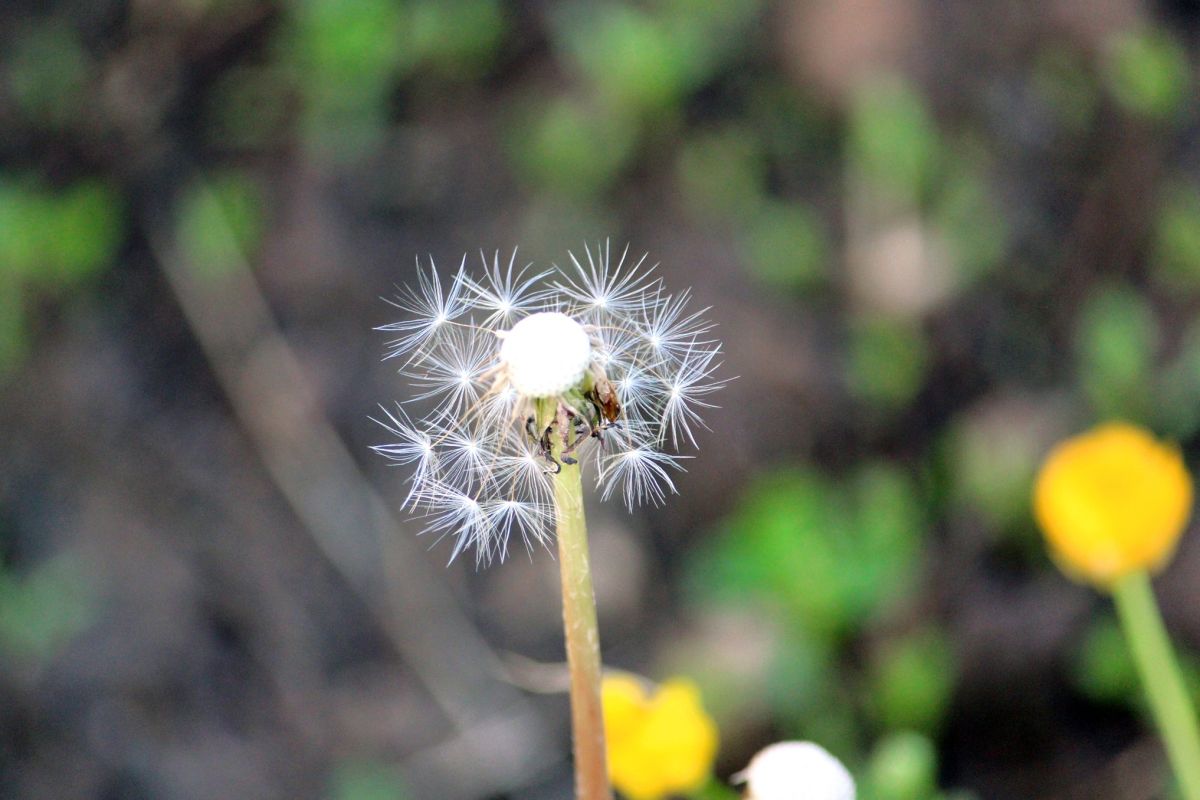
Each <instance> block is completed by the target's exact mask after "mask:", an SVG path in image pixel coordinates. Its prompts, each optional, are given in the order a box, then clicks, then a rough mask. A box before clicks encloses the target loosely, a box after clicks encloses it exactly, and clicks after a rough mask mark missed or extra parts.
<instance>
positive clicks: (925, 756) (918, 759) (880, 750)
mask: <svg viewBox="0 0 1200 800" xmlns="http://www.w3.org/2000/svg"><path fill="white" fill-rule="evenodd" d="M864 783H865V784H866V785H865V786H864V787H863V788H864V790H865V791H864V800H932V798H933V797H935V796H936V794H937V749H936V748H935V747H934V745H933V742H931V741H929V739H927V738H925V737H924V736H921V735H920V734H918V733H912V732H901V733H894V734H892V735H891V736H889V737H887V738H886V739H884V740H883V741H881V742H880V743H879V744H878V745H876V747H875V750H874V752H873V753H872V754H871V759H870V762H869V763H868V765H867V778H866V781H865V782H864Z"/></svg>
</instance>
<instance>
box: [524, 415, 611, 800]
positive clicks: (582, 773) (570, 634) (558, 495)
mask: <svg viewBox="0 0 1200 800" xmlns="http://www.w3.org/2000/svg"><path fill="white" fill-rule="evenodd" d="M551 405H552V404H551V403H549V402H546V401H542V402H541V403H539V408H538V412H539V413H538V416H539V418H546V417H550V416H551V414H553V413H554V412H553V411H551V410H550V408H548V406H551ZM556 433H557V431H556ZM554 440H555V444H554V451H555V452H554V455H555V457H556V458H558V459H559V463H560V465H561V468H560V469H559V471H558V473H557V474H556V475H555V476H554V504H555V512H556V525H557V533H558V537H557V538H558V564H559V571H560V573H561V576H562V604H563V634H564V638H565V640H566V649H567V667H568V670H569V672H570V679H571V681H570V682H571V733H572V741H573V748H574V755H575V796H576V798H578V800H612V789H611V788H610V786H609V780H608V763H607V756H606V752H605V745H604V709H603V705H602V703H601V695H600V678H601V661H600V627H599V624H598V623H597V621H596V595H595V592H594V590H593V588H592V572H591V567H590V566H589V563H588V542H587V522H586V520H585V517H584V513H583V481H582V480H581V478H580V474H579V465H578V464H570V463H566V462H564V461H563V460H562V459H561V452H562V450H563V449H565V448H564V443H563V440H562V437H561V436H558V435H556V436H555V437H554ZM568 446H569V445H568Z"/></svg>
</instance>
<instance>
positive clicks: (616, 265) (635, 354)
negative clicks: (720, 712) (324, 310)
mask: <svg viewBox="0 0 1200 800" xmlns="http://www.w3.org/2000/svg"><path fill="white" fill-rule="evenodd" d="M480 255H481V259H482V261H483V265H482V270H481V271H480V274H478V275H473V274H470V272H469V271H468V269H467V266H466V259H465V258H464V259H463V261H462V263H460V265H459V266H458V268H457V270H455V271H453V273H452V274H450V275H446V276H443V275H441V274H439V273H438V271H437V269H436V268H435V267H434V265H433V264H432V262H431V263H430V265H429V268H428V269H424V268H423V267H422V266H421V264H420V262H418V264H417V278H416V283H415V285H413V286H407V287H405V288H403V289H401V290H400V292H399V294H398V295H397V296H396V297H395V298H394V299H393V300H392V301H391V302H392V303H393V305H395V306H396V307H397V308H399V309H400V310H401V311H402V312H403V313H404V318H403V319H402V320H401V321H399V322H395V323H392V324H390V325H384V326H383V327H382V328H381V329H380V330H383V331H385V332H388V333H391V334H393V338H392V339H391V341H389V342H388V349H387V356H386V358H388V359H394V360H396V362H397V363H398V364H399V372H400V374H401V375H402V376H403V377H404V378H405V379H406V380H407V381H408V382H409V383H410V385H411V387H412V391H411V392H410V395H409V397H407V398H406V399H405V400H404V401H403V402H401V403H399V404H398V405H397V408H396V409H395V410H394V411H393V410H391V409H388V408H383V409H382V416H381V417H380V418H379V419H377V420H376V421H377V422H379V423H380V424H381V425H382V426H383V427H384V428H385V430H387V431H388V432H389V433H390V434H391V437H392V440H391V441H390V442H388V443H386V444H381V445H378V446H376V447H375V450H376V451H377V452H379V453H380V454H381V455H383V456H384V457H386V458H388V459H390V460H391V461H393V462H395V463H396V464H398V465H401V466H404V467H406V468H407V469H408V470H409V476H408V481H409V489H408V493H407V495H406V496H405V499H404V506H405V507H406V508H408V509H410V510H412V511H413V512H414V513H416V514H418V515H420V516H422V517H423V518H424V520H425V528H424V531H425V532H426V533H429V534H432V535H433V536H434V537H435V538H437V539H441V538H448V539H450V540H451V541H452V545H451V548H450V557H451V559H453V558H455V557H457V556H458V555H460V554H462V553H464V552H468V551H471V552H473V553H474V555H475V559H476V563H477V564H486V563H488V562H490V561H491V560H492V559H503V558H504V557H505V556H506V555H508V553H509V543H510V541H512V540H513V539H514V537H518V538H519V539H520V540H521V542H522V543H523V544H524V545H525V546H526V547H528V548H532V547H535V546H538V545H543V546H545V545H548V543H549V542H550V540H551V539H552V538H555V539H556V540H557V547H558V553H559V559H558V561H559V567H560V570H561V572H562V586H563V617H564V626H565V633H566V640H567V656H568V659H567V660H568V665H569V667H570V671H571V698H572V716H573V723H574V733H575V758H576V772H577V775H578V779H577V783H578V785H579V797H581V798H586V799H587V800H592V799H593V798H606V797H610V796H611V794H610V792H609V789H608V782H607V775H606V772H605V757H604V736H603V729H602V728H601V726H600V720H601V703H600V658H599V644H598V642H599V636H598V634H597V632H596V619H595V614H596V612H595V602H594V599H593V592H592V585H591V574H590V570H589V567H588V560H587V538H586V527H585V524H584V517H583V497H582V484H581V480H582V478H581V468H582V469H584V470H586V471H588V472H590V473H591V474H592V476H593V478H594V480H595V482H596V488H597V490H598V492H599V494H600V496H601V498H602V500H608V499H610V498H612V497H614V496H616V495H620V496H621V498H622V499H623V500H624V503H625V505H626V506H627V507H629V508H630V510H632V508H633V507H634V506H636V505H642V504H651V505H659V504H662V503H664V502H665V501H666V499H667V496H668V495H670V494H674V493H675V491H676V490H675V484H674V482H673V481H672V475H673V474H674V473H677V472H678V471H680V470H682V469H683V460H684V459H685V458H687V456H684V455H682V454H680V453H679V448H681V447H684V446H687V447H693V448H694V447H695V446H696V434H697V432H698V431H699V430H700V429H702V428H704V420H703V418H702V415H703V412H704V411H705V410H707V409H711V408H713V404H712V398H713V395H714V394H715V393H716V392H717V391H718V390H719V389H721V388H722V387H723V386H724V385H725V383H726V380H725V379H722V378H720V377H717V372H718V371H719V369H720V367H721V345H720V343H719V342H718V341H716V340H715V339H714V338H712V335H711V334H712V330H713V324H712V323H711V322H709V321H708V320H707V319H706V318H705V313H706V311H707V309H692V308H691V307H690V305H691V296H690V293H688V292H686V291H685V292H682V293H679V294H670V293H668V292H667V291H666V289H665V287H664V286H663V283H662V281H661V279H659V278H658V277H656V276H655V275H654V267H653V266H647V265H646V257H645V256H642V257H641V258H639V259H636V260H632V259H630V258H629V252H628V248H626V249H625V250H624V251H622V252H620V253H619V254H616V257H615V258H614V257H613V256H614V253H613V252H612V251H611V249H610V246H609V244H608V243H607V242H606V243H604V244H603V245H602V246H597V247H596V248H595V249H594V250H593V249H592V248H590V247H585V248H584V252H583V254H582V257H580V256H577V255H576V254H573V253H572V254H570V260H569V264H568V265H567V266H566V267H558V266H554V267H553V268H550V269H545V270H535V269H533V268H532V267H531V266H525V267H518V266H517V265H516V251H513V254H512V256H511V257H510V258H509V259H508V262H507V264H502V262H501V259H500V255H499V253H498V252H497V253H494V254H493V255H492V258H491V259H490V260H489V259H488V258H487V256H486V255H485V254H482V253H481V254H480ZM413 404H418V405H419V406H421V407H422V408H424V409H426V411H425V413H424V415H423V416H418V415H414V414H413V413H410V411H409V409H410V408H411V407H412V405H413Z"/></svg>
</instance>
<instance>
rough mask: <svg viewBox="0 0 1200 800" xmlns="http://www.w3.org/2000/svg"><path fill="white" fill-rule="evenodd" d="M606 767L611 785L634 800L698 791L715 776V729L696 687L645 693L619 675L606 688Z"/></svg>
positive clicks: (670, 685) (677, 685) (667, 685)
mask: <svg viewBox="0 0 1200 800" xmlns="http://www.w3.org/2000/svg"><path fill="white" fill-rule="evenodd" d="M603 699H604V724H605V728H606V729H607V733H608V742H609V749H608V764H609V773H610V775H611V776H612V782H613V785H614V786H616V787H617V789H618V790H619V791H620V792H621V793H622V794H623V795H625V796H626V797H628V798H630V800H661V799H662V798H664V797H668V796H674V795H677V794H691V793H692V792H695V791H696V790H698V789H700V788H701V787H702V786H703V785H704V784H705V783H706V782H707V781H708V779H709V777H710V775H711V773H712V765H713V759H714V758H715V757H716V754H717V725H716V723H715V722H713V720H712V718H711V717H710V716H709V715H708V714H707V713H706V712H705V710H704V707H703V706H702V705H701V702H700V692H699V690H698V689H697V688H696V686H695V684H693V683H692V682H691V681H689V680H686V679H683V678H672V679H670V680H668V681H665V682H664V683H663V684H662V685H661V686H658V687H654V688H653V691H652V692H647V690H646V685H645V683H644V682H643V681H641V680H640V679H638V678H636V677H634V676H632V675H628V674H624V673H616V674H612V675H606V676H605V678H604V685H603Z"/></svg>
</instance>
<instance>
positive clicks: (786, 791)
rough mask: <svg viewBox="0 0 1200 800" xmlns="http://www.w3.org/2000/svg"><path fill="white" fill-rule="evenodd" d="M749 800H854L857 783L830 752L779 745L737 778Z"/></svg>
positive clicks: (811, 746) (759, 756)
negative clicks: (743, 784)
mask: <svg viewBox="0 0 1200 800" xmlns="http://www.w3.org/2000/svg"><path fill="white" fill-rule="evenodd" d="M733 779H734V781H735V782H737V783H745V784H746V800H854V795H855V792H854V779H853V778H851V777H850V773H849V772H848V771H847V770H846V768H845V767H844V766H842V762H841V761H838V760H837V759H836V758H834V757H833V756H832V755H830V753H829V751H828V750H826V749H825V748H823V747H821V746H820V745H817V744H813V743H812V742H777V743H776V744H773V745H771V746H769V747H766V748H764V749H763V750H760V751H759V752H758V754H757V755H755V756H754V758H752V759H750V766H748V767H746V769H744V770H742V771H741V772H739V773H738V774H737V775H734V776H733Z"/></svg>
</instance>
